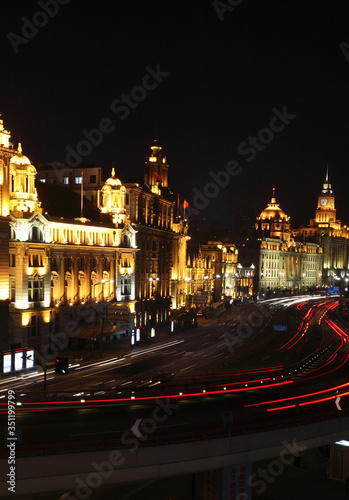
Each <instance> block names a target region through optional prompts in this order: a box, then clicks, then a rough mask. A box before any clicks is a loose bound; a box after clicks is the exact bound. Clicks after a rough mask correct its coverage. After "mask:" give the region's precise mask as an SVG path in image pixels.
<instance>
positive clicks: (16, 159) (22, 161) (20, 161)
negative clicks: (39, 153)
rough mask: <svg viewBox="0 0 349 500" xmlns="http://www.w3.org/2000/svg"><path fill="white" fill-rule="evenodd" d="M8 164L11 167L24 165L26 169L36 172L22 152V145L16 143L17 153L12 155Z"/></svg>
mask: <svg viewBox="0 0 349 500" xmlns="http://www.w3.org/2000/svg"><path fill="white" fill-rule="evenodd" d="M10 166H12V167H21V168H23V167H26V170H28V171H30V172H31V173H33V174H36V168H35V167H33V165H32V164H31V163H30V160H29V158H28V157H27V156H24V154H22V145H21V143H18V154H16V155H15V156H12V158H11V160H10Z"/></svg>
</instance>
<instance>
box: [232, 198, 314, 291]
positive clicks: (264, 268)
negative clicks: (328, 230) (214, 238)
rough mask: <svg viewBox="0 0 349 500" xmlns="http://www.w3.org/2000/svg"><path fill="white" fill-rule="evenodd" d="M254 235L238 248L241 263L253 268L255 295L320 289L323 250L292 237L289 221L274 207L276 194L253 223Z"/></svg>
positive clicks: (279, 209) (277, 207)
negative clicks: (246, 263)
mask: <svg viewBox="0 0 349 500" xmlns="http://www.w3.org/2000/svg"><path fill="white" fill-rule="evenodd" d="M255 230H256V234H255V237H254V238H248V239H247V240H246V242H245V243H244V244H243V245H242V246H240V248H239V255H240V259H241V261H243V262H248V263H251V264H253V265H254V266H255V273H254V285H253V288H254V294H258V293H260V294H269V293H271V292H278V293H297V292H308V291H311V290H315V289H316V288H319V287H321V285H322V267H323V249H322V246H321V245H320V244H319V243H315V242H310V241H305V238H303V239H299V238H297V237H295V236H293V235H292V230H291V223H290V217H289V216H287V215H286V214H285V213H284V212H283V210H282V209H281V208H280V206H279V204H278V203H276V198H275V190H273V196H272V198H271V201H270V203H269V204H268V206H267V207H266V208H265V210H263V212H262V213H261V214H260V216H259V217H257V219H256V223H255Z"/></svg>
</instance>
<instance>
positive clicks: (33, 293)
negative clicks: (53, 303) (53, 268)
mask: <svg viewBox="0 0 349 500" xmlns="http://www.w3.org/2000/svg"><path fill="white" fill-rule="evenodd" d="M42 300H44V278H43V277H41V276H29V277H28V301H29V302H38V301H42Z"/></svg>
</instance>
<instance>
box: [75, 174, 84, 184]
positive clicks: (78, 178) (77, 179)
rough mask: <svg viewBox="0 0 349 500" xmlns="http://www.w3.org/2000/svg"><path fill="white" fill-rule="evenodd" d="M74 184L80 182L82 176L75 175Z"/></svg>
mask: <svg viewBox="0 0 349 500" xmlns="http://www.w3.org/2000/svg"><path fill="white" fill-rule="evenodd" d="M75 184H82V177H81V176H80V177H75Z"/></svg>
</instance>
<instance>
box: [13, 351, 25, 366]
mask: <svg viewBox="0 0 349 500" xmlns="http://www.w3.org/2000/svg"><path fill="white" fill-rule="evenodd" d="M22 369H23V351H22V350H21V351H16V352H15V371H17V370H22Z"/></svg>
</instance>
